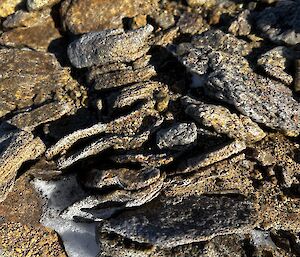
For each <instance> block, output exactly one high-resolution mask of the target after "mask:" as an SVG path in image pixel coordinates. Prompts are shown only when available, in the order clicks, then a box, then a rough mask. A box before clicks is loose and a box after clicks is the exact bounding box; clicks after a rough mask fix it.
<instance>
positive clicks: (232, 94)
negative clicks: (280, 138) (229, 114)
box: [177, 44, 300, 136]
mask: <svg viewBox="0 0 300 257" xmlns="http://www.w3.org/2000/svg"><path fill="white" fill-rule="evenodd" d="M214 47H215V46H214ZM217 48H218V46H217ZM229 52H231V53H230V54H229V53H225V52H223V51H216V50H214V49H212V48H211V47H203V46H202V47H201V46H196V47H194V46H193V45H190V44H183V45H181V46H179V48H178V50H177V53H178V55H179V56H180V60H181V61H182V63H183V64H184V65H185V66H186V67H187V68H188V69H189V71H190V72H192V73H193V74H196V75H197V77H196V78H195V80H196V81H197V82H198V86H200V87H201V86H203V89H204V91H205V93H206V94H207V95H208V96H210V97H212V98H215V99H219V100H221V101H223V102H226V103H228V104H231V105H233V106H234V107H235V108H236V109H237V110H238V111H239V112H241V113H242V114H243V115H245V116H248V117H249V118H251V119H252V120H253V121H256V122H258V123H263V124H265V125H266V126H268V127H271V128H273V129H277V130H280V131H282V132H283V133H285V134H286V135H289V136H297V135H299V133H300V119H299V111H300V104H299V103H298V102H297V100H296V99H294V98H293V93H292V91H291V90H290V89H288V88H287V87H286V86H285V85H284V84H282V83H280V82H277V81H274V80H271V79H268V78H266V77H263V76H261V75H258V74H256V73H254V72H253V71H252V69H251V68H250V66H249V63H248V62H247V60H246V59H245V58H243V57H242V56H240V55H237V54H233V52H232V51H229Z"/></svg>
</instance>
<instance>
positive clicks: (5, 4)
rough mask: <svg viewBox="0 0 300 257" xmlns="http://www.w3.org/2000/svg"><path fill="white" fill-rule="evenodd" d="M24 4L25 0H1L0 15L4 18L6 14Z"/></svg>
mask: <svg viewBox="0 0 300 257" xmlns="http://www.w3.org/2000/svg"><path fill="white" fill-rule="evenodd" d="M24 4H25V0H3V1H1V3H0V17H1V18H5V17H7V16H8V15H10V14H12V13H14V12H15V11H16V10H17V9H19V8H20V7H21V6H22V5H24Z"/></svg>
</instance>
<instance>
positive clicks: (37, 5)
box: [27, 0, 60, 11]
mask: <svg viewBox="0 0 300 257" xmlns="http://www.w3.org/2000/svg"><path fill="white" fill-rule="evenodd" d="M59 2H60V0H27V9H28V10H29V11H34V10H39V9H42V8H45V7H51V6H53V5H55V4H57V3H59Z"/></svg>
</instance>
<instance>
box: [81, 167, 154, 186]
mask: <svg viewBox="0 0 300 257" xmlns="http://www.w3.org/2000/svg"><path fill="white" fill-rule="evenodd" d="M159 177H160V171H159V169H157V168H144V169H141V170H133V169H109V170H97V169H94V170H92V171H91V172H89V173H88V175H87V179H86V181H85V182H84V185H85V186H86V187H90V188H97V189H102V188H104V187H110V186H117V187H121V188H123V189H125V190H138V189H141V188H143V187H147V186H149V185H150V184H152V183H154V182H155V181H156V180H157V179H158V178H159Z"/></svg>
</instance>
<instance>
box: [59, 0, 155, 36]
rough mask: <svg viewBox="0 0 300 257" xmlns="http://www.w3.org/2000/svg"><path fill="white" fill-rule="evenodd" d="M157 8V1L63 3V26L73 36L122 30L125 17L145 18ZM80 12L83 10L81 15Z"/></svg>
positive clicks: (95, 0)
mask: <svg viewBox="0 0 300 257" xmlns="http://www.w3.org/2000/svg"><path fill="white" fill-rule="evenodd" d="M157 7H158V1H157V0H147V1H143V3H142V4H141V2H140V1H139V0H133V1H132V0H126V1H124V0H117V1H113V2H112V1H110V0H100V1H99V0H76V1H69V0H67V1H64V2H63V5H62V8H61V15H62V17H63V21H64V25H65V27H66V28H67V29H69V30H70V31H71V32H72V33H74V34H82V33H87V32H92V31H99V30H105V29H117V28H122V25H123V23H122V19H123V18H125V17H135V16H142V17H143V16H146V15H147V14H150V13H152V12H153V11H155V9H156V8H157ZM82 10H85V12H84V13H83V12H82Z"/></svg>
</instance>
